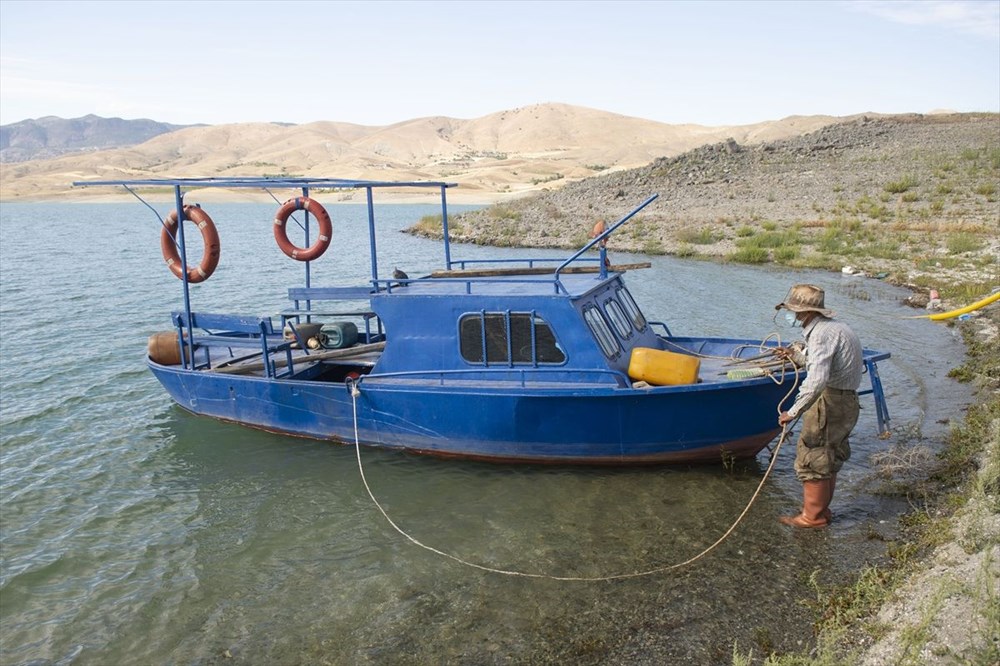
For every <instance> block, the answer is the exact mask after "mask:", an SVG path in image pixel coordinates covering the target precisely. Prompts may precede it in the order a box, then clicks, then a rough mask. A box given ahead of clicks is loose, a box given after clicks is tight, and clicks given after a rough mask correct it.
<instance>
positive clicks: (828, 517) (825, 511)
mask: <svg viewBox="0 0 1000 666" xmlns="http://www.w3.org/2000/svg"><path fill="white" fill-rule="evenodd" d="M836 488H837V475H836V474H834V475H833V476H831V477H830V492H829V493H827V498H826V508H825V509H823V517H824V518H826V522H828V523H830V522H833V512H832V511H830V503H831V502H832V501H833V492H834V490H836Z"/></svg>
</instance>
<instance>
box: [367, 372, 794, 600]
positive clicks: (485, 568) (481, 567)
mask: <svg viewBox="0 0 1000 666" xmlns="http://www.w3.org/2000/svg"><path fill="white" fill-rule="evenodd" d="M793 365H794V362H793ZM796 370H797V368H796ZM794 377H795V381H794V382H793V384H792V388H791V389H789V391H788V393H786V394H785V397H783V398H782V399H781V401H780V402H779V403H778V413H779V414H781V406H782V405H783V404H784V402H785V401H786V400H787V399H788V397H789V396H790V395H792V393H793V392H794V391H795V388H796V386H798V378H799V373H798V372H797V371H796V372H795V373H794ZM360 395H361V391H360V390H359V389H358V387H357V384H353V385H352V386H351V401H352V404H353V409H354V451H355V454H356V455H357V459H358V472H359V473H360V474H361V482H362V483H363V484H364V486H365V490H366V491H367V492H368V497H370V498H371V500H372V502H373V503H374V504H375V507H376V508H378V510H379V512H380V513H381V514H382V516H383V517H384V518H385V519H386V521H388V523H389V524H390V525H392V527H393V529H395V530H396V531H397V532H399V533H400V534H401V535H402V536H403V537H405V538H406V539H408V540H409V541H410V542H411V543H413V544H414V545H417V546H419V547H421V548H423V549H424V550H428V551H430V552H432V553H435V554H437V555H440V556H442V557H446V558H448V559H450V560H454V561H455V562H458V563H459V564H462V565H465V566H467V567H471V568H473V569H479V570H480V571H488V572H489V573H495V574H502V575H504V576H520V577H522V578H544V579H546V580H557V581H582V582H601V581H611V580H622V579H626V578H640V577H642V576H652V575H654V574H659V573H664V572H666V571H672V570H674V569H680V568H682V567H686V566H688V565H689V564H693V563H694V562H696V561H698V560H700V559H701V558H703V557H705V556H706V555H708V554H709V553H710V552H712V551H713V550H715V548H716V547H717V546H718V545H719V544H721V543H722V542H723V541H725V540H726V539H727V538H729V535H730V534H732V533H733V531H734V530H735V529H736V527H737V525H739V524H740V522H741V521H742V520H743V517H744V516H746V515H747V513H749V511H750V507H752V506H753V503H754V502H755V501H756V500H757V496H758V495H760V491H761V489H763V488H764V484H765V483H766V482H767V479H768V477H769V476H770V475H771V470H773V469H774V464H775V462H777V460H778V452H779V451H780V450H781V445H782V444H784V443H785V439H787V437H788V435H789V433H791V431H792V425H793V424H794V422H793V424H787V425H785V426H784V427H782V429H781V437H780V438H779V439H778V443H777V445H776V446H775V447H774V450H773V451H772V452H771V460H770V462H769V463H768V465H767V469H766V470H765V471H764V476H763V477H762V478H761V480H760V483H758V484H757V489H756V490H755V491H754V493H753V495H752V496H751V497H750V501H749V502H747V505H746V508H744V509H743V511H742V513H740V515H739V516H738V517H737V518H736V520H735V522H733V524H732V525H731V526H730V527H729V529H728V530H726V531H725V533H723V535H722V536H720V537H719V538H718V539H716V541H715V543H713V544H712V545H710V546H708V547H707V548H705V549H704V550H702V551H701V552H700V553H698V554H697V555H695V556H694V557H690V558H688V559H686V560H684V561H683V562H678V563H677V564H671V565H668V566H663V567H657V568H655V569H647V570H645V571H635V572H631V573H623V574H612V575H609V576H553V575H551V574H543V573H531V572H526V571H514V570H511V569H500V568H497V567H490V566H486V565H484V564H477V563H475V562H470V561H468V560H465V559H463V558H461V557H458V556H457V555H453V554H451V553H446V552H445V551H443V550H439V549H437V548H434V547H433V546H428V545H427V544H425V543H423V542H421V541H419V540H418V539H416V538H414V537H412V536H410V535H409V534H408V533H407V532H406V531H405V530H403V528H401V527H400V526H399V525H397V524H396V522H395V521H394V520H393V519H392V518H390V517H389V514H388V513H387V512H386V510H385V509H384V508H383V507H382V505H381V504H380V503H379V501H378V500H377V499H376V498H375V494H374V493H373V492H372V489H371V487H370V486H369V485H368V479H367V478H365V469H364V465H363V464H362V463H361V441H360V436H359V434H358V396H360Z"/></svg>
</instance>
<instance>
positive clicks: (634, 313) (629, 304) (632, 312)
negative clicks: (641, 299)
mask: <svg viewBox="0 0 1000 666" xmlns="http://www.w3.org/2000/svg"><path fill="white" fill-rule="evenodd" d="M618 300H620V301H621V302H622V305H623V306H624V307H625V312H627V313H628V316H629V319H631V320H632V324H633V325H634V326H635V330H637V331H642V330H643V329H644V328H646V318H645V317H644V316H643V314H642V310H640V309H639V306H638V305H636V304H635V301H634V300H632V294H630V293H629V291H628V289H625V288H624V287H621V288H619V289H618Z"/></svg>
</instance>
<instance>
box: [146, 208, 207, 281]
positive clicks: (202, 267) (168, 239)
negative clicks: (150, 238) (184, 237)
mask: <svg viewBox="0 0 1000 666" xmlns="http://www.w3.org/2000/svg"><path fill="white" fill-rule="evenodd" d="M184 219H185V220H188V221H190V222H194V223H195V224H197V225H198V230H199V231H201V240H202V242H203V244H204V246H205V249H204V251H203V252H202V255H201V262H199V263H198V265H197V266H188V270H187V280H188V282H191V283H194V282H204V281H205V280H207V279H208V278H209V276H210V275H212V273H214V272H215V268H216V267H217V266H218V265H219V232H218V231H216V229H215V223H214V222H212V218H210V217H209V216H208V213H206V212H205V211H203V210H202V209H201V208H200V207H198V206H184ZM176 236H177V211H176V210H175V211H173V212H172V213H170V215H168V216H167V219H166V220H164V222H163V231H161V232H160V251H161V252H162V253H163V260H164V261H166V262H167V267H169V268H170V270H171V271H172V272H173V274H174V275H176V276H177V277H179V278H181V279H183V278H184V272H183V270H182V268H181V256H180V254H178V252H177V243H176V242H174V238H176Z"/></svg>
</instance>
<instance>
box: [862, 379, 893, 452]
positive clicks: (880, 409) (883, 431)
mask: <svg viewBox="0 0 1000 666" xmlns="http://www.w3.org/2000/svg"><path fill="white" fill-rule="evenodd" d="M865 365H866V366H867V367H868V378H869V379H870V380H871V383H872V396H873V397H874V398H875V417H876V418H877V419H878V434H879V435H882V436H888V435H889V406H888V404H886V401H885V391H884V390H883V389H882V378H881V377H880V376H879V374H878V364H877V363H875V362H874V361H865Z"/></svg>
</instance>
